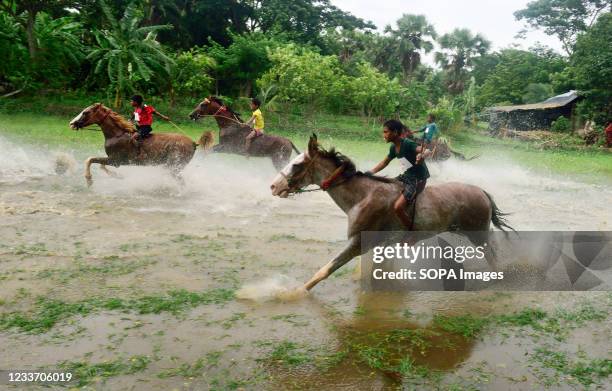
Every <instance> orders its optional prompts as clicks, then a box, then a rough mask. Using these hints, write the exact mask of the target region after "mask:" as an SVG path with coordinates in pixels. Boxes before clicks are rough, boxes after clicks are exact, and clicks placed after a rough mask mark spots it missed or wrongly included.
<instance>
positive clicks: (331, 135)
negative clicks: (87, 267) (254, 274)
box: [0, 96, 612, 182]
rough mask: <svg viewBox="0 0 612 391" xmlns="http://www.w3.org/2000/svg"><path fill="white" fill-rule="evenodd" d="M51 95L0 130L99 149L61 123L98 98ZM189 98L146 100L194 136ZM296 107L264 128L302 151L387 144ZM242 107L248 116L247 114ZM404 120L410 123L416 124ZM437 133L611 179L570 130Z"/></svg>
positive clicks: (14, 106)
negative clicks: (531, 135)
mask: <svg viewBox="0 0 612 391" xmlns="http://www.w3.org/2000/svg"><path fill="white" fill-rule="evenodd" d="M53 99H54V100H53V101H51V100H50V98H49V97H34V98H29V99H27V100H26V99H17V100H3V101H1V102H0V134H2V135H6V136H8V137H9V138H10V139H13V140H16V141H18V142H24V143H28V144H32V145H38V146H45V147H47V148H49V149H52V150H58V149H59V150H74V151H75V152H76V153H77V154H78V155H79V157H82V156H84V155H85V154H89V155H90V154H100V153H103V136H102V133H101V132H99V131H94V130H80V131H73V130H71V129H69V128H68V122H69V121H70V119H72V118H73V117H74V116H76V115H77V114H78V113H79V112H80V111H81V110H82V109H83V108H85V107H86V106H88V105H89V104H91V103H93V102H95V101H104V99H99V97H98V98H95V97H91V98H87V97H78V96H72V97H71V96H67V97H57V98H53ZM107 103H108V102H107ZM196 103H197V101H196V100H194V101H193V102H185V103H182V104H180V105H178V106H177V107H175V108H172V109H171V108H168V107H167V105H166V104H165V103H164V102H162V101H158V100H155V99H154V100H153V102H152V104H153V105H154V106H156V107H157V108H158V109H159V110H160V111H162V112H165V113H167V114H169V115H170V116H171V117H172V119H173V121H174V122H176V123H177V124H178V125H179V126H180V127H181V128H182V130H183V131H184V133H185V134H187V135H188V136H190V137H191V138H192V139H196V138H198V137H199V136H200V135H201V134H202V132H203V131H205V130H213V131H217V125H216V123H215V122H214V121H213V120H212V119H210V118H205V119H203V120H200V121H198V122H193V121H190V120H189V119H188V117H187V115H188V113H189V112H190V111H191V110H192V109H193V107H195V105H196ZM297 111H298V110H289V112H287V111H285V110H283V111H280V112H277V113H275V112H267V113H266V129H267V131H268V132H269V133H271V134H277V135H282V136H286V137H289V138H291V139H292V140H293V142H294V143H295V144H296V146H297V147H298V148H299V149H301V150H304V149H305V148H306V144H307V142H308V137H309V136H310V135H311V134H312V133H313V132H316V133H317V134H318V135H319V140H320V141H321V142H322V143H323V145H324V146H326V147H331V146H336V147H337V148H338V149H339V150H340V151H341V152H343V153H346V154H347V155H349V156H351V157H354V158H359V159H360V160H367V161H378V160H380V159H382V157H383V156H385V154H386V151H387V146H386V145H385V144H384V143H383V141H382V136H381V126H380V124H374V123H371V122H370V123H367V122H366V121H365V120H364V119H363V118H361V117H357V116H349V115H334V114H326V113H321V112H303V113H299V112H297ZM243 112H244V114H245V115H248V112H247V111H245V110H243ZM121 113H122V114H124V115H126V116H127V115H128V114H129V109H128V108H127V107H126V108H125V109H124V110H122V111H121ZM407 122H408V123H409V124H410V126H412V127H416V126H418V125H419V124H420V123H421V122H422V121H419V120H414V121H407ZM154 128H155V130H156V131H157V132H177V130H176V129H175V128H174V127H172V126H171V125H170V124H168V123H165V122H163V121H157V122H156V123H155V125H154ZM445 136H446V137H448V138H449V139H450V141H451V144H452V146H453V148H455V149H457V150H459V151H462V152H464V153H465V154H466V155H468V156H471V155H475V154H481V155H483V159H486V158H487V156H489V157H493V158H495V159H498V158H500V157H502V158H503V157H506V158H507V159H509V160H511V161H514V162H516V163H518V164H520V165H522V166H525V167H528V168H533V169H536V170H538V171H540V172H543V173H557V174H564V175H565V174H569V175H573V176H576V177H578V178H580V179H584V180H587V181H589V182H606V181H609V180H610V179H612V154H611V153H609V152H606V151H603V150H601V148H583V147H579V145H578V143H579V141H578V139H577V138H576V137H575V136H572V135H558V136H557V135H555V140H556V142H557V143H559V144H560V145H561V147H559V148H554V149H543V148H542V147H541V146H540V145H539V144H538V143H537V142H527V141H518V140H508V139H503V140H500V139H495V138H491V137H488V136H487V135H485V134H484V133H483V132H482V129H480V130H473V131H468V130H461V131H454V132H450V133H446V134H445ZM366 168H369V167H366Z"/></svg>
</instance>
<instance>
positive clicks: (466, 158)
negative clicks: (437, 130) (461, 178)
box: [448, 147, 480, 162]
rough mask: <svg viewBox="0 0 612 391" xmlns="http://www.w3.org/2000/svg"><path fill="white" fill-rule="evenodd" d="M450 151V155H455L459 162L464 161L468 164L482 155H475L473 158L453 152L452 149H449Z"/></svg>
mask: <svg viewBox="0 0 612 391" xmlns="http://www.w3.org/2000/svg"><path fill="white" fill-rule="evenodd" d="M448 150H449V151H450V153H452V154H453V156H454V157H456V158H457V159H459V160H464V161H466V162H469V161H470V160H474V159H476V158H478V157H480V155H474V156H472V157H465V155H464V154H462V153H461V152H457V151H453V150H452V149H451V148H450V147H449V148H448Z"/></svg>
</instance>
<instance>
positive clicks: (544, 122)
mask: <svg viewBox="0 0 612 391" xmlns="http://www.w3.org/2000/svg"><path fill="white" fill-rule="evenodd" d="M579 99H580V96H579V95H578V92H577V91H575V90H571V91H569V92H566V93H565V94H561V95H557V96H553V97H552V98H548V99H546V100H545V101H543V102H539V103H532V104H526V105H516V106H497V107H491V108H490V109H489V129H490V130H491V131H494V132H497V131H499V130H500V129H503V128H505V129H511V130H546V129H550V126H551V125H552V123H553V121H554V120H556V119H557V118H559V117H560V116H564V117H566V118H567V119H570V120H571V121H572V127H574V128H575V123H574V115H573V114H574V108H575V107H576V103H577V102H578V100H579Z"/></svg>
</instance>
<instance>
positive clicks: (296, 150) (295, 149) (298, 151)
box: [289, 141, 302, 155]
mask: <svg viewBox="0 0 612 391" xmlns="http://www.w3.org/2000/svg"><path fill="white" fill-rule="evenodd" d="M289 142H290V143H291V148H293V150H294V151H295V153H297V154H298V155H299V154H300V153H302V152H300V150H299V149H297V147H296V146H295V144H293V142H291V141H289Z"/></svg>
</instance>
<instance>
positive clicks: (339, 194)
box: [270, 134, 513, 292]
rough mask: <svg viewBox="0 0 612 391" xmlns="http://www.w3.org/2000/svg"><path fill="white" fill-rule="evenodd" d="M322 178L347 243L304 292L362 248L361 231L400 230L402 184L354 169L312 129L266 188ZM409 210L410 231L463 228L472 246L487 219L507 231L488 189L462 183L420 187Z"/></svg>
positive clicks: (275, 190) (286, 189) (290, 189)
mask: <svg viewBox="0 0 612 391" xmlns="http://www.w3.org/2000/svg"><path fill="white" fill-rule="evenodd" d="M324 181H326V182H327V184H329V187H328V189H327V193H328V194H329V195H330V197H331V198H332V199H333V200H334V202H335V203H336V204H337V205H338V206H339V207H340V209H342V210H343V211H344V213H346V215H347V216H348V232H347V236H348V244H347V245H346V247H345V248H344V249H343V250H342V251H340V253H339V254H337V255H336V256H335V257H334V258H333V259H332V260H331V261H330V262H328V263H327V264H326V265H325V266H323V267H322V268H320V269H319V271H317V272H316V273H315V274H314V275H313V277H312V278H311V279H310V280H309V281H307V282H306V283H305V284H304V285H303V287H301V288H300V290H302V291H304V292H306V291H310V290H311V289H312V288H313V287H314V286H315V285H317V284H318V283H319V282H321V281H322V280H324V279H326V278H327V277H329V275H330V274H332V273H333V272H334V271H335V270H337V269H338V268H340V267H341V266H342V265H344V264H346V263H347V262H348V261H350V260H351V259H353V258H355V257H356V256H358V255H362V254H364V253H365V252H366V251H367V249H365V248H362V246H361V244H362V243H361V232H362V231H405V230H406V228H405V227H404V225H403V224H402V223H401V221H400V220H399V218H398V217H397V215H396V213H395V211H394V210H393V205H394V203H395V200H396V199H397V198H398V197H399V196H400V194H401V193H402V189H403V188H404V185H403V183H401V182H400V181H398V180H396V179H392V178H387V177H382V176H377V175H372V174H369V173H368V174H367V173H362V172H359V171H357V170H356V168H355V164H354V163H353V162H352V161H351V160H350V159H349V158H348V157H346V156H345V155H342V154H341V153H339V152H337V151H335V150H334V149H333V148H332V149H331V150H329V151H326V150H325V149H323V148H321V147H320V146H319V145H318V142H317V137H316V135H315V134H313V136H312V137H311V138H310V141H309V143H308V151H307V152H305V153H302V154H300V155H298V156H297V157H296V158H294V159H293V160H292V161H291V162H290V163H289V164H288V165H287V166H285V167H284V168H283V169H282V170H281V171H280V172H279V173H278V175H277V176H276V178H275V179H274V181H273V182H272V184H271V186H270V189H271V191H272V195H273V196H278V197H281V198H285V197H288V196H289V195H290V194H293V193H297V192H299V191H301V190H302V189H303V188H304V187H306V186H308V185H311V184H321V183H323V182H324ZM412 214H413V221H414V223H413V229H414V230H415V231H430V232H431V231H434V232H446V231H463V232H464V233H465V234H466V235H467V236H468V239H469V240H470V241H471V242H472V243H473V244H474V245H477V246H478V245H483V244H484V243H485V242H486V240H487V238H488V231H489V228H490V224H491V223H493V225H494V226H495V227H497V228H498V229H500V230H502V231H504V227H506V228H510V229H512V230H513V228H512V227H510V226H509V225H508V223H507V222H506V220H505V218H504V216H505V215H506V214H505V213H502V212H501V211H500V210H499V208H498V207H497V205H496V204H495V202H494V201H493V197H492V196H491V195H490V194H489V193H487V192H486V191H484V190H483V189H481V188H479V187H477V186H473V185H468V184H464V183H457V182H449V183H444V184H440V185H435V186H428V187H426V188H425V189H424V190H423V192H422V193H421V194H420V195H419V197H417V199H416V201H415V203H414V207H413V213H412ZM364 247H365V246H364ZM491 252H492V249H491ZM491 255H493V256H490V257H487V261H488V262H489V266H490V267H492V268H493V269H496V265H495V259H494V254H491Z"/></svg>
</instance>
